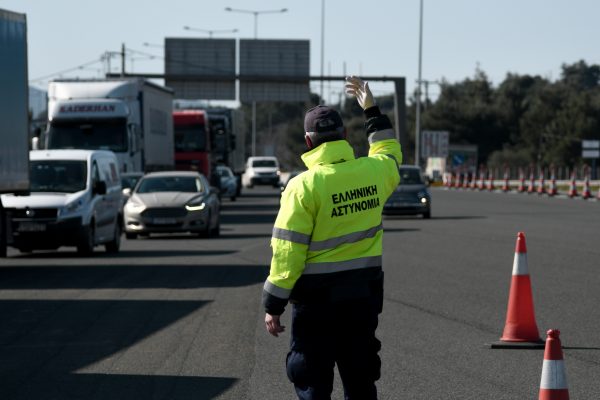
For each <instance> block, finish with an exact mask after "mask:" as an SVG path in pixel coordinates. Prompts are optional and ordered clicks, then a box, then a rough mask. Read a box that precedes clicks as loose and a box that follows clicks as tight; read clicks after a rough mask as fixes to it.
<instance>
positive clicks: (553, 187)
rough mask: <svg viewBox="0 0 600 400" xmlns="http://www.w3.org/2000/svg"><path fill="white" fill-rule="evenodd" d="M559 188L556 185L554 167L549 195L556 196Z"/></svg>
mask: <svg viewBox="0 0 600 400" xmlns="http://www.w3.org/2000/svg"><path fill="white" fill-rule="evenodd" d="M557 194H558V189H557V187H556V171H555V170H554V169H552V175H550V187H549V188H548V196H556V195H557Z"/></svg>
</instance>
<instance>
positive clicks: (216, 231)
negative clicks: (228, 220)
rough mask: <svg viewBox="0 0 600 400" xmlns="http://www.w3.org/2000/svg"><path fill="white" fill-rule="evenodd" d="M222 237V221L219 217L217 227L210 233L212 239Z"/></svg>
mask: <svg viewBox="0 0 600 400" xmlns="http://www.w3.org/2000/svg"><path fill="white" fill-rule="evenodd" d="M220 235H221V219H220V218H218V217H217V226H215V227H214V229H213V230H212V232H211V233H210V236H211V237H219V236H220Z"/></svg>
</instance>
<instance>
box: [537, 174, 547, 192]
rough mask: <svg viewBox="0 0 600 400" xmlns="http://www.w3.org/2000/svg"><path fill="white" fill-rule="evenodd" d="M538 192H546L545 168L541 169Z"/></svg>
mask: <svg viewBox="0 0 600 400" xmlns="http://www.w3.org/2000/svg"><path fill="white" fill-rule="evenodd" d="M537 192H538V194H544V193H546V182H545V176H544V169H543V168H542V169H540V180H539V183H538V188H537Z"/></svg>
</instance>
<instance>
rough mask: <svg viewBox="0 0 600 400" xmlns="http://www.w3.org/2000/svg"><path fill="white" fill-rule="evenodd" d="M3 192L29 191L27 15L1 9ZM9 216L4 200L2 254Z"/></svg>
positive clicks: (0, 181)
mask: <svg viewBox="0 0 600 400" xmlns="http://www.w3.org/2000/svg"><path fill="white" fill-rule="evenodd" d="M0 60H2V61H0V193H15V194H26V193H27V192H28V191H29V144H28V137H29V115H28V113H29V105H28V96H29V88H28V76H27V19H26V16H25V15H24V14H17V13H14V12H11V11H7V10H3V9H0ZM8 221H9V216H7V215H6V212H5V210H4V208H3V206H2V202H1V201H0V256H1V257H5V256H6V242H7V236H8V235H10V234H11V233H10V230H9V229H8V227H9V222H8Z"/></svg>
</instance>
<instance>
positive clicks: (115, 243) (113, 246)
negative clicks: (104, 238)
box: [104, 222, 122, 253]
mask: <svg viewBox="0 0 600 400" xmlns="http://www.w3.org/2000/svg"><path fill="white" fill-rule="evenodd" d="M121 234H122V230H121V224H120V223H118V222H117V223H115V235H114V237H113V240H111V241H110V242H108V243H106V244H105V245H104V247H105V248H106V252H107V253H118V252H119V249H120V248H121Z"/></svg>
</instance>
